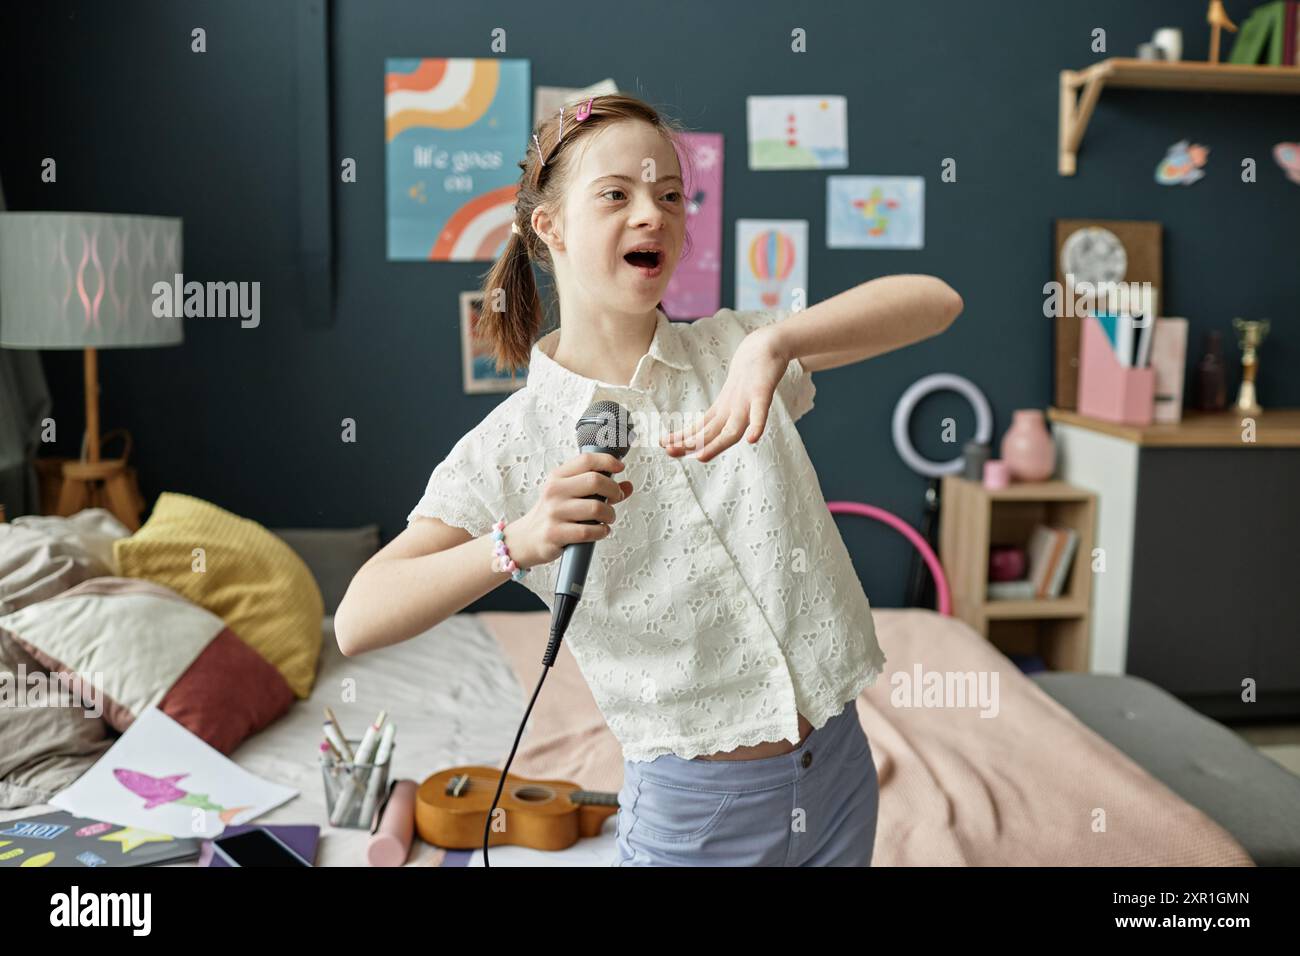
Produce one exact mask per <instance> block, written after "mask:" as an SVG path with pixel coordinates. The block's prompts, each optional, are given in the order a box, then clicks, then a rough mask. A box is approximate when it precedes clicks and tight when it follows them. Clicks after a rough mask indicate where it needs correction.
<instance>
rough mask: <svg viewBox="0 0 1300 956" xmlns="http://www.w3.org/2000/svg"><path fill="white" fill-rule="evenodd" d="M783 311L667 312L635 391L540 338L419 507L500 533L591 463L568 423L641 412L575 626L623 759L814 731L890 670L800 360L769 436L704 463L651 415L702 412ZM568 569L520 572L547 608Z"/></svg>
mask: <svg viewBox="0 0 1300 956" xmlns="http://www.w3.org/2000/svg"><path fill="white" fill-rule="evenodd" d="M786 314H787V313H785V312H769V311H734V310H731V309H722V310H721V311H719V312H717V313H716V314H714V315H712V316H707V317H705V318H702V319H697V320H695V321H694V322H673V321H671V320H669V319H668V317H667V316H666V315H665V314H664V313H663V311H662V310H660V311H659V316H658V324H657V328H656V331H655V335H654V339H653V341H652V342H651V344H650V349H649V351H648V352H647V353H646V354H645V355H644V356H642V357H641V360H640V362H638V364H637V367H636V372H635V373H634V375H633V377H632V381H631V382H630V383H629V384H628V385H626V386H620V385H611V384H609V383H606V382H600V381H596V380H595V379H589V378H585V377H583V376H580V375H578V374H576V373H574V372H571V371H569V370H568V369H566V368H565V367H564V366H562V365H560V364H558V363H557V362H556V361H555V360H554V359H552V358H551V357H550V355H549V354H548V352H547V351H544V349H543V342H545V347H546V348H548V349H553V348H554V341H555V337H554V336H548V337H544V339H543V340H542V341H540V342H538V343H537V344H535V345H534V346H533V349H532V355H531V359H530V364H529V369H528V379H527V385H526V386H525V387H523V388H521V389H519V390H517V391H515V392H512V393H510V395H509V396H508V397H507V398H506V399H505V400H504V401H502V402H501V403H500V404H499V405H497V406H496V407H495V408H494V409H493V410H492V411H491V412H489V413H488V414H487V416H486V417H484V419H483V421H482V422H480V423H479V424H478V425H477V426H476V427H475V428H474V429H473V430H472V431H470V432H469V433H468V434H466V435H465V436H464V437H462V438H461V439H460V440H459V441H458V442H456V444H455V446H454V447H453V448H452V449H451V451H450V452H449V453H448V455H447V457H446V459H444V460H443V461H442V462H441V463H439V464H438V466H437V467H436V468H434V469H433V474H432V475H430V477H429V482H428V486H427V487H426V489H425V492H424V496H423V497H422V498H421V499H420V501H419V503H418V504H417V505H416V506H415V508H414V509H413V510H412V511H411V513H410V516H409V517H408V518H407V521H408V523H409V522H410V521H412V520H414V519H415V518H417V517H419V516H421V515H428V516H433V517H436V518H440V519H441V520H442V521H444V522H445V523H447V524H449V525H455V526H457V527H460V528H464V529H465V530H467V531H469V532H470V534H472V535H474V536H475V537H479V536H481V535H484V534H487V533H489V532H490V531H491V525H492V523H493V522H494V521H495V520H496V519H497V518H498V517H502V516H504V517H505V519H506V520H507V521H512V520H514V519H516V518H519V517H520V516H522V515H523V514H525V513H526V512H528V511H529V510H530V509H531V508H532V506H533V504H534V503H535V501H536V500H537V495H538V493H539V490H540V489H541V487H542V485H543V484H545V482H546V478H547V476H548V475H549V474H550V473H551V471H553V470H554V469H555V468H557V467H558V466H559V465H561V464H562V463H563V462H565V461H567V460H568V459H570V458H572V457H573V456H575V455H576V454H578V446H577V442H576V437H575V424H576V422H577V420H578V418H579V416H580V415H581V414H582V412H583V411H585V410H586V409H587V407H588V406H589V405H590V404H591V403H592V402H595V401H600V400H603V399H608V400H612V401H616V402H619V403H620V404H622V405H623V407H624V408H626V409H627V410H628V413H629V416H630V418H631V423H632V426H633V428H634V429H635V433H636V438H635V439H634V442H633V447H632V448H631V450H630V451H629V452H628V454H627V455H626V457H625V458H624V461H625V463H626V465H627V467H626V468H625V469H624V470H623V471H621V472H616V473H615V477H616V480H628V481H631V482H632V484H633V486H634V490H633V493H632V496H631V497H630V498H628V499H627V500H626V501H623V502H620V503H618V504H616V505H615V508H616V510H617V512H618V519H617V520H616V521H615V522H614V523H613V524H612V525H611V529H612V533H611V534H610V535H609V536H608V537H607V538H604V539H602V540H600V541H598V542H596V545H595V550H594V553H593V557H592V562H591V566H590V568H589V570H588V574H587V581H586V585H585V587H584V590H583V596H582V602H581V603H580V604H579V605H578V607H577V609H576V610H575V611H574V615H573V619H572V621H571V622H570V624H569V628H568V630H567V631H566V633H565V636H564V641H565V643H566V644H567V645H568V647H569V649H570V650H571V651H572V653H573V656H574V658H575V660H576V662H577V664H578V667H579V668H580V669H581V671H582V674H583V677H584V678H585V679H586V681H587V683H588V685H589V686H590V688H591V691H592V694H593V696H594V697H595V700H596V703H597V705H598V706H599V707H600V710H601V713H602V714H603V715H604V717H605V720H606V722H607V723H608V724H609V727H610V730H611V731H613V733H614V735H615V736H616V737H617V738H618V740H619V742H620V744H621V745H622V748H623V756H624V758H625V759H628V760H633V761H644V760H651V759H653V758H654V757H656V756H658V755H660V754H664V753H675V754H677V755H679V756H681V757H683V758H686V759H689V758H691V757H695V756H698V755H700V754H711V753H715V752H717V751H727V750H732V749H734V748H736V747H741V746H748V745H752V744H757V743H761V742H763V741H769V740H777V739H780V738H786V739H788V740H791V741H797V740H798V739H799V714H801V713H802V714H803V715H804V716H805V717H807V718H808V720H809V721H810V722H811V723H812V725H813V726H814V727H821V726H822V725H823V724H824V723H825V722H826V721H827V720H828V719H829V718H830V717H832V716H834V715H835V714H837V713H839V712H840V710H841V709H842V708H843V705H844V704H845V703H846V702H848V701H850V700H852V699H854V698H855V697H857V695H858V694H859V692H860V691H861V690H862V689H863V688H864V687H867V686H870V685H871V684H873V683H874V682H875V680H876V677H877V676H878V675H879V674H880V672H881V668H882V667H883V665H884V663H885V655H884V654H883V653H882V652H881V649H880V646H879V644H878V643H877V641H876V634H875V625H874V622H873V621H872V617H871V608H870V606H869V604H868V602H867V597H866V595H865V594H864V593H863V590H862V585H861V583H860V582H859V580H858V577H857V575H856V573H855V572H854V569H853V565H852V563H851V561H850V559H849V555H848V551H847V549H846V548H845V546H844V542H843V540H842V539H841V538H840V535H839V532H838V529H837V528H836V526H835V522H834V517H833V516H832V515H831V513H830V511H829V510H828V509H827V507H826V502H825V500H824V499H823V497H822V493H821V487H820V486H819V484H818V481H817V475H816V473H815V472H814V471H813V467H812V463H811V462H810V461H809V459H808V453H807V451H806V450H805V449H804V445H803V441H802V439H801V438H800V437H799V432H798V431H797V430H796V429H795V426H794V422H795V420H796V419H798V418H799V417H800V416H802V415H803V414H804V413H805V412H807V411H808V410H809V409H811V408H812V407H813V396H814V394H815V392H816V386H815V385H814V384H813V381H812V375H811V373H810V372H808V371H807V370H806V369H804V367H803V365H802V364H801V363H800V362H799V360H798V359H794V360H792V361H791V362H790V365H789V368H788V369H787V370H786V373H785V377H784V378H783V379H782V380H781V382H780V383H779V385H778V387H777V393H776V396H775V397H774V399H773V402H772V407H771V410H770V412H769V414H768V420H767V425H766V428H765V430H764V432H763V436H762V437H761V438H760V439H759V441H758V442H757V443H756V444H752V445H751V444H750V443H748V442H747V441H745V440H744V439H743V437H742V439H741V440H740V441H739V442H737V443H736V444H734V445H732V446H731V447H730V448H727V449H726V450H724V451H723V452H722V453H721V454H719V455H718V456H717V457H715V458H713V459H711V460H709V461H706V462H700V461H697V460H695V459H694V458H691V457H678V458H674V457H671V456H669V455H668V454H667V452H665V451H664V450H663V448H662V447H661V446H660V445H659V437H660V434H662V432H660V431H659V430H657V428H656V419H655V416H656V415H658V416H663V417H662V418H660V419H659V425H660V426H661V427H662V428H663V430H664V431H668V430H671V429H673V428H680V427H683V426H684V425H685V424H687V423H689V422H693V421H694V420H695V418H696V417H698V415H699V414H700V413H701V412H703V411H704V410H705V409H707V408H708V407H709V405H710V404H711V403H712V401H713V399H714V398H715V397H716V396H717V394H718V392H719V391H720V390H721V388H722V385H723V382H724V381H725V379H726V376H727V367H728V363H729V361H730V359H731V357H732V355H733V354H734V353H735V350H736V347H737V346H738V345H739V344H740V341H741V339H743V338H744V337H745V336H746V335H747V334H748V333H749V332H751V331H752V330H754V329H755V328H757V327H759V326H761V325H764V324H767V323H769V322H773V321H777V320H779V319H780V318H782V317H784V316H785V315H786ZM670 415H672V416H674V417H673V418H668V417H667V416H670ZM559 563H560V562H559V561H558V560H556V561H552V562H550V563H549V564H546V565H539V566H537V567H534V568H532V569H531V570H530V571H529V573H528V574H527V575H525V577H524V578H523V580H522V581H521V582H520V583H521V584H523V585H524V586H525V587H527V588H528V589H529V590H531V591H532V592H534V593H535V594H536V595H537V596H538V597H539V598H541V599H542V601H543V603H545V604H546V606H547V607H550V606H551V604H552V602H553V600H554V592H555V577H556V574H557V573H558V569H559ZM510 584H511V582H509V581H507V586H509V585H510ZM543 649H544V648H543V647H542V646H541V645H539V646H538V651H537V653H538V661H539V665H540V661H541V656H542V651H543Z"/></svg>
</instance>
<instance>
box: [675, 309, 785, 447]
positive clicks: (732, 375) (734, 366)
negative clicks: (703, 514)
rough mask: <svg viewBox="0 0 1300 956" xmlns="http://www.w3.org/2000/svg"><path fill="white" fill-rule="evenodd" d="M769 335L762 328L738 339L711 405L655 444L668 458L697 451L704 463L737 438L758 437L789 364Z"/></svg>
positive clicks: (752, 441)
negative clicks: (662, 449)
mask: <svg viewBox="0 0 1300 956" xmlns="http://www.w3.org/2000/svg"><path fill="white" fill-rule="evenodd" d="M773 331H774V329H773V328H772V327H771V326H765V327H763V328H760V329H755V330H754V331H753V332H751V333H749V334H748V335H746V336H745V338H744V339H742V340H741V343H740V345H739V346H738V347H737V349H736V354H735V355H733V356H732V358H731V366H730V368H729V369H728V371H727V380H726V381H725V382H723V384H722V391H721V392H719V393H718V397H717V398H716V399H714V401H713V404H712V405H710V406H709V407H708V408H707V409H706V410H705V412H704V414H703V415H701V416H700V418H699V419H698V420H697V421H696V422H695V423H694V424H692V425H690V426H688V427H687V428H684V429H682V430H681V431H676V432H669V433H668V434H667V435H664V436H663V437H662V438H660V439H659V444H660V445H662V446H663V448H664V450H665V451H667V452H668V454H670V455H673V456H674V457H677V456H680V455H686V454H689V453H690V451H691V450H692V449H698V452H697V454H696V455H695V459H696V460H697V461H708V460H709V459H710V458H713V457H715V456H717V455H719V454H721V453H722V452H723V450H725V449H727V448H729V447H731V446H732V445H734V444H735V443H736V442H737V441H739V440H740V436H741V435H744V436H745V440H746V441H748V442H749V443H750V444H753V443H754V442H756V441H758V439H759V438H760V437H762V435H763V430H764V428H766V427H767V413H768V410H769V409H770V408H771V407H772V396H773V394H775V392H776V387H777V385H778V384H779V383H780V381H781V376H783V375H784V374H785V370H786V369H787V368H788V367H789V364H790V362H789V359H788V358H787V357H785V356H784V355H783V354H782V353H781V351H780V349H779V348H777V346H776V342H775V339H774V338H773V337H772V335H771V334H770V333H771V332H773Z"/></svg>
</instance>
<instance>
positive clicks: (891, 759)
mask: <svg viewBox="0 0 1300 956" xmlns="http://www.w3.org/2000/svg"><path fill="white" fill-rule="evenodd" d="M872 613H873V615H874V617H875V622H876V635H877V639H878V640H879V641H880V646H881V648H882V649H883V650H884V652H885V655H886V656H887V657H888V659H889V660H888V663H887V664H886V669H885V673H884V674H883V675H882V676H881V677H880V678H879V679H878V680H877V681H876V683H875V685H874V686H872V687H869V688H867V689H866V690H865V691H863V693H862V694H861V695H860V696H859V697H858V700H857V709H858V717H859V719H860V720H861V722H862V727H863V731H864V732H865V733H866V736H867V739H868V741H869V742H870V744H871V750H872V753H873V755H874V757H875V762H876V768H877V773H878V775H879V779H880V817H879V822H878V824H877V830H876V847H875V855H874V859H873V863H874V865H877V866H1253V865H1254V863H1253V861H1252V860H1251V858H1250V856H1249V855H1248V854H1247V853H1246V851H1245V850H1244V849H1243V848H1242V846H1241V845H1240V844H1239V843H1237V841H1236V840H1235V839H1234V838H1233V837H1232V836H1231V835H1230V834H1229V833H1228V832H1227V831H1225V830H1224V829H1223V828H1222V827H1220V826H1219V825H1218V824H1217V823H1215V822H1214V821H1213V820H1211V819H1210V818H1209V817H1207V816H1206V815H1205V814H1204V813H1202V812H1201V811H1200V810H1198V809H1197V808H1196V807H1194V806H1192V805H1191V804H1189V803H1187V802H1186V801H1184V800H1183V799H1182V798H1181V797H1179V796H1178V795H1177V794H1175V793H1174V792H1173V791H1171V790H1170V789H1169V788H1168V787H1166V786H1165V785H1164V784H1163V783H1161V782H1160V781H1158V780H1156V779H1155V778H1154V777H1152V776H1151V775H1150V774H1148V773H1147V772H1146V771H1145V770H1143V769H1142V768H1141V767H1140V766H1138V765H1137V764H1136V763H1134V762H1133V761H1132V760H1131V759H1130V758H1129V757H1128V756H1127V755H1125V754H1124V753H1122V752H1121V751H1119V750H1117V749H1116V748H1115V747H1113V746H1112V745H1111V744H1110V743H1108V742H1107V741H1106V740H1105V739H1104V738H1102V737H1100V736H1099V735H1097V734H1096V733H1095V732H1094V731H1092V730H1091V729H1090V728H1088V727H1087V726H1085V725H1084V724H1083V723H1081V722H1080V721H1079V720H1078V719H1076V718H1075V717H1074V716H1073V715H1072V714H1071V713H1070V712H1069V711H1068V710H1066V709H1065V708H1064V707H1062V706H1061V705H1060V704H1058V703H1057V702H1056V701H1055V700H1053V699H1052V698H1051V697H1050V696H1049V695H1048V694H1046V693H1045V692H1043V691H1042V690H1041V689H1040V688H1039V687H1038V685H1037V684H1035V683H1034V682H1033V681H1031V680H1030V679H1029V678H1027V677H1026V676H1025V675H1024V674H1023V673H1021V671H1020V670H1019V669H1018V668H1017V667H1016V666H1015V664H1013V663H1012V662H1011V661H1010V660H1009V659H1008V658H1007V657H1006V656H1004V655H1003V654H1002V653H1000V652H999V651H998V650H997V649H996V648H995V647H994V646H993V645H992V644H990V643H989V642H988V641H986V640H984V639H982V638H981V637H980V636H979V635H978V634H976V633H975V631H974V630H972V629H971V628H970V627H969V626H967V625H966V624H965V623H963V622H962V621H959V620H957V619H955V618H946V617H942V616H940V615H938V614H936V613H935V612H933V611H928V610H914V609H907V610H873V612H872ZM477 616H478V618H479V619H480V620H481V621H482V622H483V624H484V626H485V627H486V628H487V629H488V631H489V632H490V633H491V634H492V635H493V636H494V637H495V638H496V640H497V641H498V642H499V643H500V645H501V648H502V650H503V651H504V653H505V655H506V657H507V659H508V660H509V661H510V664H511V666H512V668H513V669H514V672H515V676H516V678H517V679H518V680H519V683H520V686H521V687H523V688H525V689H526V691H527V696H531V694H532V690H533V688H534V687H535V686H536V685H537V681H538V678H539V677H540V675H541V671H542V663H541V659H542V653H543V651H544V649H545V647H546V641H547V632H548V628H549V624H550V613H549V612H548V611H528V612H484V613H480V614H479V615H477ZM981 681H982V682H983V683H982V684H981V683H980V682H981ZM959 684H960V685H961V686H963V687H964V688H965V690H966V691H967V696H966V698H965V700H962V698H960V697H957V696H952V695H945V693H944V692H943V690H942V688H943V686H950V687H953V688H955V687H956V686H957V685H959ZM927 687H929V688H930V693H929V694H928V695H927V694H926V692H925V691H926V688H927ZM981 687H982V688H983V691H984V692H983V693H982V694H981V693H980V688H981ZM936 688H938V689H937V690H936ZM981 715H987V716H981ZM504 762H505V761H504V758H503V759H502V761H501V764H502V765H504ZM510 772H511V773H512V774H518V775H521V776H525V777H547V778H558V779H565V780H571V781H573V782H575V783H577V784H579V785H581V786H582V787H584V788H586V789H589V790H605V791H611V792H617V791H618V790H619V788H620V787H621V786H622V783H623V757H622V752H621V750H620V748H619V745H618V741H617V740H616V739H615V737H614V735H613V734H612V733H611V732H610V730H609V728H608V727H607V726H606V724H605V720H604V718H603V717H602V716H601V713H600V710H599V709H598V708H597V706H596V702H595V699H594V698H593V697H592V695H591V692H590V690H588V688H587V685H586V682H585V681H584V680H583V678H582V674H581V673H580V672H579V670H578V666H577V662H576V661H575V660H574V658H573V655H572V654H571V653H570V652H569V651H568V649H567V647H561V652H560V656H559V659H558V660H557V661H556V664H555V667H554V668H552V670H551V673H550V674H548V675H547V678H546V683H545V684H544V685H543V687H542V691H541V694H540V695H539V696H538V699H537V703H536V704H535V705H534V707H533V712H532V715H531V716H530V717H529V720H528V727H527V729H526V730H525V731H524V737H523V740H522V741H521V742H520V745H519V752H518V753H517V754H516V755H515V759H514V762H513V763H512V764H511V766H510Z"/></svg>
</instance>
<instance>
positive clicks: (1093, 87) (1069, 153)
mask: <svg viewBox="0 0 1300 956" xmlns="http://www.w3.org/2000/svg"><path fill="white" fill-rule="evenodd" d="M1107 86H1115V87H1122V88H1126V89H1138V90H1178V91H1183V92H1200V93H1280V94H1291V95H1300V67H1295V66H1243V65H1240V64H1236V63H1204V62H1199V61H1196V62H1189V61H1179V62H1176V63H1170V62H1167V61H1164V60H1135V59H1130V58H1125V57H1110V58H1109V59H1106V60H1102V61H1101V62H1100V63H1094V64H1093V65H1092V66H1090V67H1088V68H1087V69H1083V70H1062V71H1061V77H1060V87H1061V108H1060V142H1059V153H1058V158H1057V172H1059V173H1060V174H1061V175H1062V176H1073V175H1074V173H1075V169H1076V165H1077V163H1076V161H1077V157H1078V155H1079V145H1080V144H1081V143H1082V142H1083V134H1084V133H1085V132H1086V131H1087V129H1088V121H1089V120H1091V119H1092V111H1093V110H1094V109H1096V107H1097V100H1098V99H1100V98H1101V91H1102V90H1103V89H1104V88H1105V87H1107Z"/></svg>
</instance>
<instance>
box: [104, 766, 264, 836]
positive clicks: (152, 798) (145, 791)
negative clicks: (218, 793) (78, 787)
mask: <svg viewBox="0 0 1300 956" xmlns="http://www.w3.org/2000/svg"><path fill="white" fill-rule="evenodd" d="M113 776H114V777H116V778H117V782H118V783H120V784H121V785H122V786H124V787H126V789H128V790H130V791H131V792H132V793H134V794H135V795H136V796H137V797H143V798H144V801H145V804H144V808H145V809H146V810H152V809H153V808H154V807H161V806H162V805H163V804H165V803H179V804H181V805H183V806H187V807H198V808H199V809H200V810H212V811H214V812H215V813H216V814H217V816H219V817H221V822H222V823H229V822H230V821H231V820H232V819H234V818H235V817H237V816H238V815H239V814H241V813H243V812H244V811H245V810H247V809H249V808H248V807H246V806H244V807H229V808H227V807H223V806H221V804H219V803H213V802H212V801H211V800H209V799H208V797H207V794H198V793H189V792H187V791H185V790H182V789H181V788H180V787H178V786H176V781H178V780H182V779H184V778H185V777H188V776H189V774H188V773H174V774H172V775H171V776H170V777H151V776H149V774H147V773H138V772H136V771H134V770H123V769H120V768H119V769H117V770H114V771H113Z"/></svg>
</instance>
